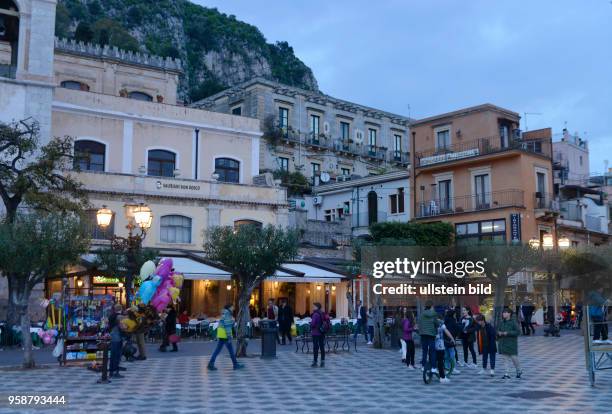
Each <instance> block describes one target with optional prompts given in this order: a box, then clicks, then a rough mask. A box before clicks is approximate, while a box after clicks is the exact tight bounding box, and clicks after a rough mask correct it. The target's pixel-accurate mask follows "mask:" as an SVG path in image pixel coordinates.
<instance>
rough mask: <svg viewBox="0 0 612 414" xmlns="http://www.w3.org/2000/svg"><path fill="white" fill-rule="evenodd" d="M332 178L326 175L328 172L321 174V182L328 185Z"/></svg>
mask: <svg viewBox="0 0 612 414" xmlns="http://www.w3.org/2000/svg"><path fill="white" fill-rule="evenodd" d="M330 178H331V177H330V176H329V173H326V172H322V173H321V182H323V183H328V182H329V179H330Z"/></svg>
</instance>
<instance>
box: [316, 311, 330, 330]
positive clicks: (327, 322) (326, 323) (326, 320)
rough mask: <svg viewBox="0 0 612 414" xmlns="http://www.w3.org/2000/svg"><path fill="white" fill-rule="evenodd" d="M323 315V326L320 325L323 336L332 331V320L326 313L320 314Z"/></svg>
mask: <svg viewBox="0 0 612 414" xmlns="http://www.w3.org/2000/svg"><path fill="white" fill-rule="evenodd" d="M319 315H321V325H319V331H320V332H321V333H322V334H326V333H328V332H330V331H331V320H330V319H329V315H327V313H325V312H319Z"/></svg>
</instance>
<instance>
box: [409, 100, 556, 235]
mask: <svg viewBox="0 0 612 414" xmlns="http://www.w3.org/2000/svg"><path fill="white" fill-rule="evenodd" d="M519 120H520V117H519V115H518V114H517V113H515V112H512V111H509V110H506V109H503V108H500V107H497V106H494V105H491V104H485V105H480V106H476V107H471V108H466V109H462V110H458V111H455V112H451V113H447V114H442V115H438V116H434V117H430V118H426V119H422V120H419V121H416V122H414V123H413V124H412V126H411V131H412V153H413V154H414V156H413V164H412V165H413V169H414V174H413V177H412V189H411V191H412V195H413V211H414V217H415V219H417V220H420V221H428V222H431V221H446V222H450V223H452V224H453V225H454V226H455V231H456V234H457V239H458V241H460V240H462V239H464V240H466V241H469V240H480V241H483V240H494V241H495V240H497V241H501V240H505V241H507V242H527V241H528V240H530V239H532V238H541V237H542V236H543V235H544V234H546V233H553V234H554V233H555V218H556V216H557V214H558V205H557V203H556V202H555V200H554V197H553V195H552V193H553V181H552V164H551V157H552V146H551V145H552V144H551V131H550V129H545V130H538V131H530V132H521V131H520V130H519V129H518V128H519Z"/></svg>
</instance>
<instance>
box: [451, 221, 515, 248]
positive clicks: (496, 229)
mask: <svg viewBox="0 0 612 414" xmlns="http://www.w3.org/2000/svg"><path fill="white" fill-rule="evenodd" d="M455 233H456V236H457V237H456V238H457V243H458V244H472V243H478V242H504V241H505V240H506V220H505V219H500V220H485V221H474V222H471V223H459V224H456V225H455Z"/></svg>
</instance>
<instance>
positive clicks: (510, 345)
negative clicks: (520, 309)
mask: <svg viewBox="0 0 612 414" xmlns="http://www.w3.org/2000/svg"><path fill="white" fill-rule="evenodd" d="M518 336H519V328H518V325H517V323H516V321H515V320H514V319H513V318H512V310H511V309H509V308H505V309H504V310H503V312H502V320H501V323H500V325H499V329H498V331H497V337H498V342H499V344H498V345H499V353H500V354H501V355H502V358H503V360H504V376H503V377H502V378H503V379H508V378H510V365H511V364H512V365H514V369H515V370H516V377H517V378H521V375H522V373H523V371H522V370H521V363H520V362H519V359H518Z"/></svg>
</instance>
